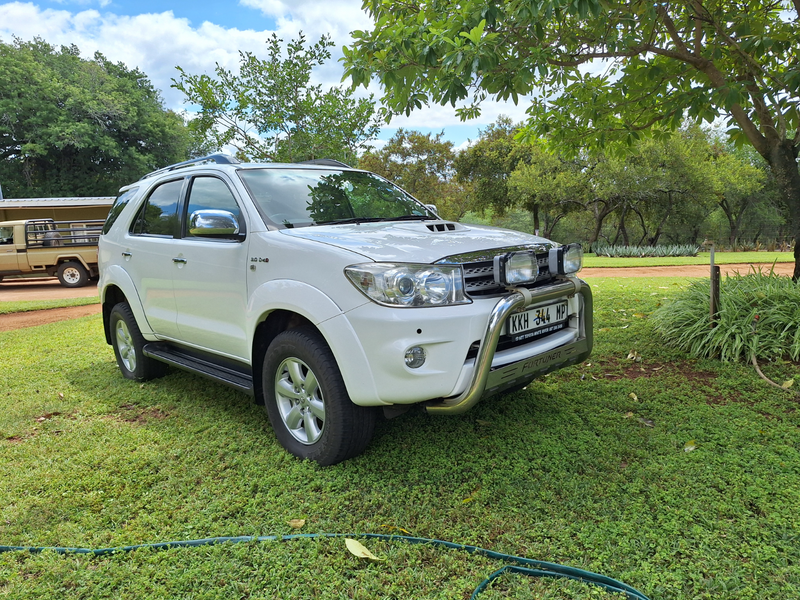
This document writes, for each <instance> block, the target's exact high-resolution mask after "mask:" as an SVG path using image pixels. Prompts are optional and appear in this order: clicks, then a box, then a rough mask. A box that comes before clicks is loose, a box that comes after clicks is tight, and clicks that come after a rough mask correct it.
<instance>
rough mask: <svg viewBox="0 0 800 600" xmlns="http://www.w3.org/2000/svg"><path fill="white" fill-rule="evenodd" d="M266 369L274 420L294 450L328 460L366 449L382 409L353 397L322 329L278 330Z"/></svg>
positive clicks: (279, 435)
mask: <svg viewBox="0 0 800 600" xmlns="http://www.w3.org/2000/svg"><path fill="white" fill-rule="evenodd" d="M262 375H263V380H262V381H263V389H264V404H265V407H266V410H267V414H268V415H269V420H270V422H271V423H272V428H273V429H274V430H275V435H276V437H277V438H278V441H279V442H280V443H281V445H282V446H283V447H284V448H286V450H288V451H289V452H290V453H291V454H294V455H295V456H297V457H298V458H303V459H309V460H313V461H315V462H317V463H319V464H320V465H323V466H327V465H334V464H336V463H339V462H342V461H343V460H347V459H348V458H352V457H354V456H357V455H359V454H361V453H362V452H363V451H364V449H365V448H366V447H367V445H368V444H369V442H370V440H371V439H372V434H373V432H374V430H375V418H376V414H377V413H376V410H375V409H374V408H372V407H364V406H357V405H355V404H353V402H352V401H351V400H350V396H348V394H347V389H346V388H345V385H344V380H343V379H342V375H341V372H340V371H339V367H338V365H337V364H336V359H335V358H334V357H333V353H332V352H331V350H330V348H329V347H328V345H327V344H326V343H325V340H324V339H323V338H322V336H321V335H320V334H319V333H318V332H317V331H315V330H313V329H310V328H308V329H306V328H303V329H293V330H290V331H284V332H283V333H280V334H278V335H277V336H276V337H275V339H274V340H273V341H272V343H271V344H270V345H269V348H268V349H267V354H266V356H265V357H264V368H263V370H262Z"/></svg>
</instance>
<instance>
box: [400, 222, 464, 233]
mask: <svg viewBox="0 0 800 600" xmlns="http://www.w3.org/2000/svg"><path fill="white" fill-rule="evenodd" d="M396 227H397V228H398V229H406V230H411V231H418V232H420V233H449V232H451V231H466V230H467V227H464V226H463V225H462V224H461V223H453V222H451V221H424V222H419V223H403V224H402V225H397V226H396Z"/></svg>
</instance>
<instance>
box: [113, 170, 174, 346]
mask: <svg viewBox="0 0 800 600" xmlns="http://www.w3.org/2000/svg"><path fill="white" fill-rule="evenodd" d="M185 183H186V182H185V180H184V178H183V177H181V178H176V179H173V180H170V181H166V182H164V183H160V184H159V185H157V186H156V187H155V188H153V190H152V191H151V192H150V194H149V195H148V196H147V198H146V200H145V201H144V203H143V204H142V206H141V207H140V209H139V212H138V213H137V215H136V217H135V218H134V220H133V222H132V223H131V227H130V230H129V232H128V235H127V236H126V242H128V244H127V246H125V247H124V249H123V250H122V261H121V263H120V264H121V266H122V267H123V268H124V269H125V270H126V271H127V272H128V274H129V275H130V276H131V279H133V283H134V285H135V286H136V290H137V292H138V293H139V299H140V300H141V302H142V306H143V307H144V313H145V316H146V317H147V322H148V323H149V324H150V327H151V328H152V330H153V331H154V332H155V333H156V334H157V335H159V336H161V337H165V338H172V339H177V338H178V337H179V335H178V323H177V318H176V310H175V292H174V289H173V286H172V275H173V272H174V271H175V263H174V262H173V258H174V257H175V236H176V235H178V234H179V222H180V221H179V214H178V207H179V206H180V199H181V195H182V193H183V187H184V185H185Z"/></svg>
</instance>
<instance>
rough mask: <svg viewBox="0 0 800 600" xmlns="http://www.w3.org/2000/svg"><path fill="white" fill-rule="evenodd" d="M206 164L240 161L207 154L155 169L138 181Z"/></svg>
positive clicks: (227, 163) (230, 157) (226, 155)
mask: <svg viewBox="0 0 800 600" xmlns="http://www.w3.org/2000/svg"><path fill="white" fill-rule="evenodd" d="M208 162H213V163H216V164H218V165H238V164H239V163H240V162H241V161H240V160H239V159H237V158H235V157H233V156H230V155H228V154H221V153H218V154H209V155H208V156H201V157H200V158H192V159H190V160H185V161H183V162H179V163H175V164H174V165H169V166H168V167H164V168H162V169H157V170H155V171H153V172H151V173H148V174H147V175H143V176H142V177H141V178H140V179H139V181H141V180H142V179H147V178H148V177H153V176H154V175H158V174H160V173H166V172H168V171H174V170H175V169H182V168H184V167H193V166H195V165H202V164H205V163H208Z"/></svg>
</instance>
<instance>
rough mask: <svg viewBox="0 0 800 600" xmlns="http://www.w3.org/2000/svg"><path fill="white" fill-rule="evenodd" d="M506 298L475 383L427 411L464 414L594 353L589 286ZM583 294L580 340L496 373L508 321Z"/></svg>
mask: <svg viewBox="0 0 800 600" xmlns="http://www.w3.org/2000/svg"><path fill="white" fill-rule="evenodd" d="M510 291H511V293H510V294H509V295H507V296H504V297H503V298H501V299H500V301H499V302H498V303H497V304H496V305H495V307H494V308H493V309H492V314H491V315H490V316H489V321H488V322H487V324H486V332H485V333H484V336H483V339H481V342H480V346H479V348H478V355H477V356H476V358H475V368H474V370H473V372H472V379H471V381H470V383H469V385H468V386H467V389H466V390H464V391H463V392H462V393H461V394H459V395H458V396H453V397H452V398H443V399H437V400H431V401H429V402H427V403H425V405H424V406H425V410H426V411H427V412H429V413H437V414H451V415H454V414H460V413H463V412H466V411H467V410H469V409H470V408H472V407H473V406H474V405H475V404H477V403H478V402H479V401H480V400H481V399H482V398H485V397H487V396H491V395H493V394H496V393H499V392H502V391H503V390H506V389H509V388H511V387H515V386H517V385H520V384H521V383H524V382H526V381H530V380H532V379H533V378H535V377H537V376H540V375H544V374H545V373H548V372H550V371H554V370H555V369H557V368H560V367H565V366H568V365H574V364H576V363H579V362H581V361H583V360H585V359H586V358H587V357H588V356H589V354H590V353H591V351H592V341H593V338H592V324H593V319H592V310H593V303H592V292H591V289H590V288H589V286H588V285H587V284H586V283H585V282H584V281H582V280H580V279H577V278H564V279H561V280H559V281H558V283H555V284H553V285H549V286H546V287H541V288H538V289H533V290H528V289H526V288H515V289H512V290H510ZM575 294H580V295H581V297H582V299H583V302H582V306H581V309H580V314H579V319H578V325H579V335H578V339H577V340H575V341H574V342H571V343H569V344H565V345H563V346H559V347H557V348H553V349H551V350H548V351H545V352H542V353H540V354H535V355H533V356H530V357H528V358H525V359H522V360H520V361H517V362H514V363H511V364H508V365H504V366H502V367H498V368H497V369H494V370H492V360H493V359H494V354H495V350H496V349H497V342H498V340H499V339H500V333H501V332H502V330H503V325H504V324H505V322H506V320H507V319H508V317H509V316H510V315H511V314H512V313H513V312H516V311H519V310H524V309H526V308H528V307H529V306H531V305H533V304H540V303H542V302H547V301H548V300H555V299H557V298H563V297H570V296H573V295H575Z"/></svg>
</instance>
